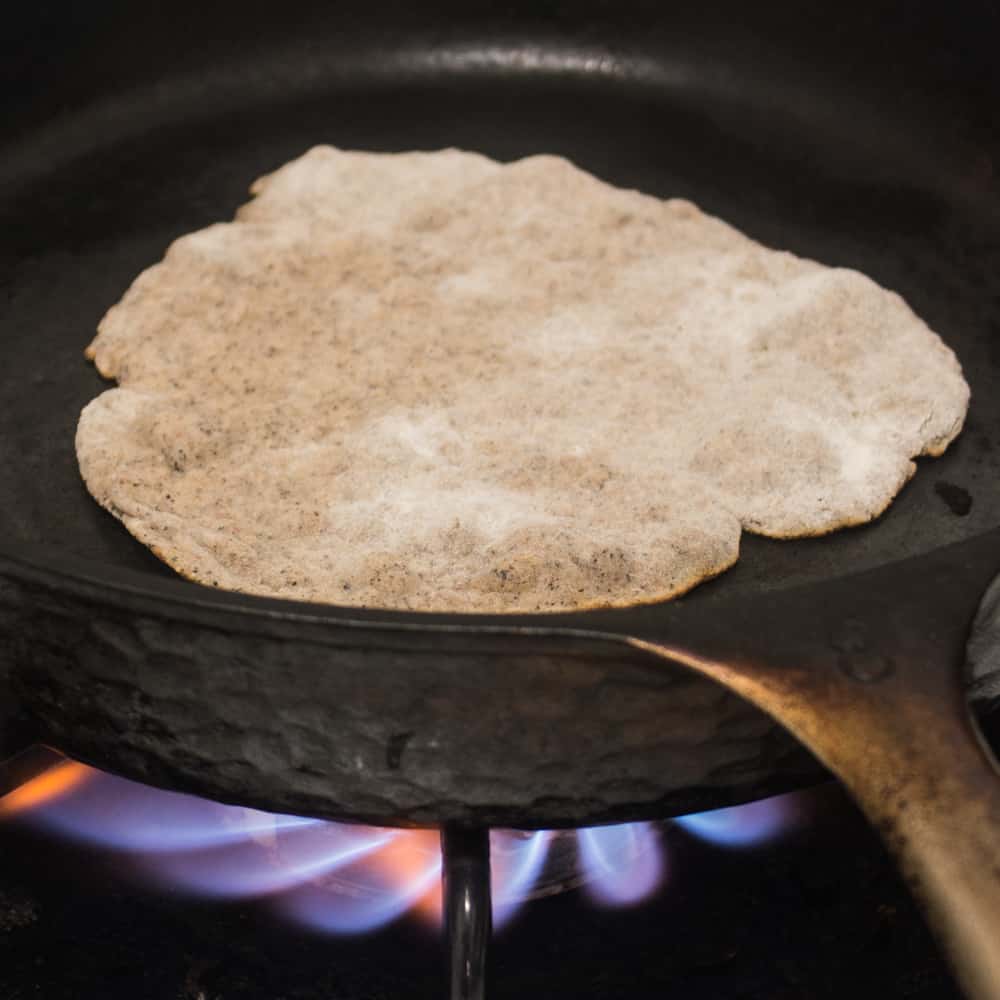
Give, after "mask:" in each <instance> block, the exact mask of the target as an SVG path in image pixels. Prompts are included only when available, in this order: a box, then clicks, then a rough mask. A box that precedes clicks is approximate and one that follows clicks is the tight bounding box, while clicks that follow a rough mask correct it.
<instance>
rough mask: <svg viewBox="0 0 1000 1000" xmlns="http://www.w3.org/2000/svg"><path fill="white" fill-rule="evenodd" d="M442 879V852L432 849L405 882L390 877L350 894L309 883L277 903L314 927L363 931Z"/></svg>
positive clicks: (393, 916) (398, 914) (380, 924)
mask: <svg viewBox="0 0 1000 1000" xmlns="http://www.w3.org/2000/svg"><path fill="white" fill-rule="evenodd" d="M440 882H441V856H440V853H438V854H437V856H435V855H434V854H433V853H428V855H427V858H426V860H425V862H424V863H423V865H422V866H421V867H420V869H418V870H417V871H416V872H415V873H412V874H411V877H410V878H409V879H408V880H407V882H406V883H405V884H404V885H403V886H398V885H393V884H391V883H390V882H388V881H386V882H385V883H383V885H381V886H371V885H369V886H367V887H364V888H362V889H360V890H358V891H355V892H353V893H349V894H348V893H345V892H343V891H336V890H331V889H330V888H327V887H326V886H323V885H322V884H313V883H306V884H304V885H301V886H299V887H297V888H295V889H292V890H291V891H289V892H286V893H283V894H282V895H281V896H278V897H277V898H276V899H275V901H274V906H275V909H276V910H277V911H278V912H279V913H281V914H283V915H284V916H286V917H288V918H290V919H291V920H294V921H295V922H296V923H299V924H301V925H303V926H306V927H309V928H311V929H313V930H318V931H324V932H326V933H329V934H363V933H365V932H368V931H373V930H377V929H378V928H380V927H384V926H385V925H386V924H389V923H391V922H392V921H394V920H396V919H398V918H399V917H401V916H402V915H403V914H404V913H406V911H407V910H409V909H410V908H411V907H413V906H414V905H415V904H416V903H418V902H419V901H420V900H421V899H423V898H424V897H425V896H427V895H428V894H429V893H430V892H431V891H432V890H433V889H434V888H435V887H437V886H439V885H440Z"/></svg>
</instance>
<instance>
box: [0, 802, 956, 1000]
mask: <svg viewBox="0 0 1000 1000" xmlns="http://www.w3.org/2000/svg"><path fill="white" fill-rule="evenodd" d="M804 802H805V805H804V810H805V813H806V817H807V818H806V819H805V821H804V822H802V824H801V825H800V826H799V827H798V828H797V829H796V830H794V831H792V832H791V833H790V834H788V835H786V836H785V837H784V838H783V839H782V840H780V841H778V842H775V843H772V844H770V845H767V846H763V847H758V848H755V849H751V850H747V849H743V850H735V851H734V850H727V849H724V848H719V847H713V846H710V845H707V844H705V843H702V842H699V841H697V840H695V839H693V838H692V837H690V836H689V835H687V834H686V833H685V832H684V831H682V830H681V829H679V828H678V827H676V826H672V827H669V828H668V829H667V830H666V832H665V834H664V836H665V837H666V846H667V854H668V862H667V863H668V877H667V885H666V887H665V888H664V889H663V890H661V891H660V893H659V894H658V895H657V896H656V897H655V898H654V899H653V900H652V901H650V902H648V903H646V904H643V905H641V906H639V907H636V908H634V909H630V910H602V909H597V908H595V907H594V906H593V905H592V904H591V903H589V902H588V901H587V900H586V898H585V897H584V896H583V895H582V894H581V893H580V892H579V891H576V892H570V893H567V894H564V895H560V896H555V897H550V898H546V899H540V900H537V901H535V902H533V903H532V904H531V905H530V906H529V907H527V909H525V910H523V911H522V913H521V914H520V915H519V916H518V917H517V918H516V919H515V921H514V922H513V923H512V925H510V926H509V927H507V928H505V929H504V931H503V932H502V933H501V934H500V935H499V936H498V937H497V939H496V941H495V944H494V951H493V968H492V972H493V980H492V989H491V992H490V998H491V1000H508V998H510V1000H513V998H525V997H545V998H547V1000H561V998H567V1000H568V998H573V1000H591V998H593V1000H597V998H601V1000H604V998H626V997H627V998H629V1000H647V998H653V997H655V998H657V1000H660V998H663V997H670V998H671V1000H695V998H697V1000H757V998H760V1000H806V998H809V1000H812V998H831V1000H832V998H838V1000H842V998H843V997H845V996H849V995H851V994H854V995H856V996H859V997H867V996H879V997H881V998H885V1000H894V998H913V1000H956V998H958V996H959V994H958V992H957V990H956V988H955V987H954V985H953V983H952V980H951V978H950V976H949V974H948V971H947V969H946V967H945V966H944V963H943V961H942V960H941V958H940V956H939V954H938V952H937V950H936V947H935V945H934V943H933V941H932V939H931V936H930V934H929V933H928V931H927V930H926V928H925V927H924V925H923V922H922V920H921V918H920V916H919V914H918V913H917V911H916V909H915V907H914V905H913V903H912V902H911V900H910V899H909V897H908V895H907V892H906V890H905V888H904V887H903V885H902V884H901V882H900V880H899V878H898V877H897V875H896V873H895V871H894V869H893V867H892V865H891V863H890V861H889V859H888V857H887V856H886V854H885V852H884V851H883V849H882V846H881V844H880V843H879V841H878V840H877V838H876V837H875V835H874V834H873V833H872V832H871V831H870V830H869V828H868V827H867V825H866V824H865V822H864V820H863V819H862V817H861V816H860V815H859V814H858V813H857V811H856V810H855V808H854V807H853V805H851V803H850V802H849V801H848V800H847V799H846V797H845V796H844V794H843V793H842V792H841V791H840V789H839V788H838V787H836V786H835V785H828V786H824V787H822V788H819V789H816V790H814V791H812V792H810V793H807V794H806V796H805V800H804ZM444 982H445V980H444V968H443V953H442V946H441V941H440V936H439V935H438V933H437V932H435V931H433V930H430V929H428V928H426V927H424V926H422V925H420V924H418V923H416V922H415V921H413V920H410V919H405V918H404V919H403V920H402V921H399V922H398V923H396V924H395V925H393V926H390V927H389V928H387V929H385V930H383V931H381V932H379V933H376V934H372V935H369V936H365V937H354V938H350V937H349V938H333V937H322V936H318V935H316V934H313V933H308V932H304V931H302V930H299V929H297V928H295V927H293V926H291V925H289V924H285V923H281V922H280V921H278V920H277V919H276V918H275V917H273V916H272V915H271V914H270V913H269V912H268V911H267V910H266V909H265V908H264V907H263V906H261V905H259V904H255V903H253V902H241V903H239V904H218V903H205V902H192V900H191V899H190V898H189V897H187V896H181V895H176V896H175V895H171V894H165V893H163V892H162V891H158V890H150V889H145V888H143V887H142V886H140V885H139V884H138V883H137V882H136V881H135V879H134V877H132V876H130V874H129V871H128V869H127V868H123V866H122V862H121V860H120V859H119V858H117V857H116V856H114V855H110V854H107V853H99V852H94V851H93V850H88V849H83V848H80V847H79V846H77V845H74V844H71V843H67V842H65V841H61V840H58V839H55V838H53V837H51V836H48V835H39V834H37V833H33V832H31V831H30V830H28V829H27V828H25V827H23V826H16V825H7V826H0V1000H29V998H31V1000H90V998H101V1000H119V998H121V1000H313V998H316V1000H320V998H322V1000H383V998H390V997H391V998H407V1000H441V998H442V997H443V996H444V995H445V988H444Z"/></svg>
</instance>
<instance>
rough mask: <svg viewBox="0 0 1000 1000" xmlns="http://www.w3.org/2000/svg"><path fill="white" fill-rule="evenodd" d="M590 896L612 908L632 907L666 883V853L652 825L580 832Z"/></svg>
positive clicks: (582, 856) (580, 853) (580, 852)
mask: <svg viewBox="0 0 1000 1000" xmlns="http://www.w3.org/2000/svg"><path fill="white" fill-rule="evenodd" d="M577 850H578V851H579V856H580V862H581V865H582V866H583V869H584V871H585V872H586V874H587V876H588V878H587V881H586V882H585V883H584V884H585V886H586V888H587V890H588V892H589V893H590V895H592V896H593V897H594V898H596V899H597V900H598V901H599V902H601V903H606V904H608V905H609V906H631V905H634V904H635V903H639V902H641V901H642V900H644V899H646V897H648V896H650V895H652V893H654V892H655V891H656V890H657V889H658V888H659V887H660V884H661V882H662V881H663V851H662V850H661V849H660V842H659V837H658V836H657V835H656V831H655V830H654V829H653V826H652V825H651V824H650V823H624V824H622V825H621V826H595V827H590V828H589V829H584V830H580V831H578V832H577Z"/></svg>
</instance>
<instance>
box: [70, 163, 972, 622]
mask: <svg viewBox="0 0 1000 1000" xmlns="http://www.w3.org/2000/svg"><path fill="white" fill-rule="evenodd" d="M252 190H253V193H254V194H255V195H256V196H257V197H256V198H255V199H254V200H253V201H251V202H250V203H249V204H248V205H246V206H244V207H243V208H242V209H241V210H240V211H239V213H238V215H237V218H236V221H235V222H232V223H226V224H219V225H214V226H209V227H208V228H207V229H203V230H201V231H199V232H196V233H192V234H191V235H189V236H185V237H183V238H181V239H179V240H177V241H176V242H175V243H174V244H173V245H172V246H171V247H170V248H169V250H168V251H167V254H166V256H165V258H164V260H163V261H162V262H161V263H159V264H157V265H156V266H154V267H151V268H149V269H148V270H147V271H145V272H144V273H142V274H141V275H139V277H138V278H137V279H136V280H135V282H134V284H133V285H132V287H131V288H130V289H129V290H128V292H127V293H126V294H125V296H124V297H123V299H122V300H121V302H120V303H118V304H117V305H116V306H114V307H113V308H112V309H111V310H110V311H109V312H108V314H107V316H105V318H104V320H103V322H102V323H101V325H100V331H99V334H98V336H97V338H96V339H95V340H94V342H93V344H91V346H90V348H89V350H88V356H89V357H91V358H93V359H94V360H95V361H96V363H97V367H98V369H99V370H100V372H101V374H103V375H105V376H107V377H108V378H114V379H117V380H118V382H119V386H120V387H119V388H114V389H110V390H109V391H107V392H105V393H104V394H103V395H101V396H100V397H98V398H97V399H95V400H94V401H93V402H91V403H90V405H88V406H87V407H86V409H85V410H84V411H83V414H82V415H81V418H80V424H79V431H78V434H77V453H78V456H79V461H80V469H81V471H82V473H83V477H84V479H85V481H86V483H87V487H88V488H89V489H90V491H91V493H92V494H93V495H94V497H95V498H96V499H97V500H98V502H100V503H101V504H102V505H103V506H104V507H106V508H107V509H108V510H109V511H111V513H113V514H114V515H115V516H116V517H118V518H119V519H120V520H121V521H122V522H123V523H124V524H125V526H126V527H127V528H128V530H129V531H131V532H132V534H134V535H135V536H136V537H137V538H138V539H140V540H141V541H142V542H144V543H145V544H146V545H148V546H149V547H150V548H152V549H153V551H154V552H156V554H157V555H158V556H160V558H162V559H164V560H165V561H166V562H167V563H169V564H170V565H171V566H173V567H174V568H176V569H177V570H179V571H180V572H181V573H183V574H184V575H185V576H188V577H190V578H192V579H194V580H198V581H201V582H203V583H208V584H213V585H216V586H219V587H225V588H229V589H233V590H242V591H248V592H251V593H257V594H270V595H278V596H283V597H295V598H305V599H309V600H316V601H327V602H333V603H337V604H349V605H366V606H375V607H380V608H414V609H427V610H448V611H534V610H551V609H569V608H579V607H590V606H600V605H624V604H630V603H637V602H645V601H656V600H661V599H663V598H667V597H671V596H673V595H676V594H679V593H681V592H682V591H684V590H687V589H688V588H690V587H692V586H694V585H695V584H696V583H698V582H699V581H701V580H704V579H706V578H707V577H710V576H713V575H715V574H717V573H719V572H721V571H722V570H724V569H726V567H728V566H730V565H731V564H732V563H733V562H734V561H735V560H736V558H737V556H738V552H739V538H740V532H741V530H742V529H746V530H748V531H752V532H757V533H760V534H764V535H770V536H774V537H780V538H791V537H795V536H800V535H816V534H821V533H823V532H828V531H832V530H834V529H836V528H841V527H844V526H845V525H851V524H859V523H861V522H863V521H869V520H871V519H872V518H874V517H877V516H878V514H879V513H881V511H883V510H884V509H885V507H886V506H887V505H888V504H889V502H890V501H891V499H892V498H893V496H895V494H896V493H897V492H898V491H899V489H900V488H901V487H902V486H903V484H904V483H905V482H906V480H907V479H908V478H909V476H910V475H911V474H912V473H913V471H914V464H913V462H912V461H911V458H912V457H913V456H915V455H937V454H940V453H941V452H942V451H943V450H944V449H945V448H946V447H947V445H948V443H949V442H950V441H951V440H952V439H953V438H954V437H955V435H956V434H958V432H959V430H960V429H961V426H962V421H963V419H964V416H965V411H966V406H967V403H968V398H969V390H968V387H967V385H966V383H965V381H964V379H963V378H962V374H961V369H960V367H959V364H958V362H957V361H956V359H955V356H954V355H953V354H952V352H951V351H950V350H949V349H948V348H947V347H946V346H945V345H944V344H943V343H942V342H941V340H940V339H939V338H938V337H937V336H936V335H935V334H934V333H932V332H931V331H930V330H929V329H928V328H927V327H926V326H925V325H924V323H923V322H921V321H920V320H919V319H918V318H917V317H916V316H915V315H914V314H913V312H911V310H910V309H909V308H908V307H907V306H906V304H905V303H904V302H903V300H902V299H901V298H900V297H899V296H898V295H896V294H894V293H892V292H888V291H885V290H883V289H881V288H879V287H878V286H877V285H875V284H874V283H873V282H872V281H870V280H869V279H868V278H866V277H864V276H863V275H861V274H858V273H856V272H854V271H849V270H842V269H835V268H829V267H823V266H821V265H820V264H817V263H815V262H813V261H809V260H802V259H799V258H797V257H795V256H793V255H792V254H789V253H780V252H775V251H772V250H768V249H765V248H764V247H762V246H760V245H759V244H757V243H755V242H754V241H752V240H750V239H748V238H747V237H746V236H743V235H742V234H741V233H739V232H737V231H736V230H735V229H732V228H731V227H730V226H728V225H726V224H725V223H723V222H721V221H719V220H718V219H715V218H712V217H711V216H708V215H705V214H703V213H702V212H700V211H699V210H698V209H697V208H696V207H695V206H694V205H692V204H690V203H688V202H686V201H679V200H671V201H661V200H659V199H657V198H653V197H649V196H647V195H644V194H640V193H638V192H635V191H625V190H620V189H617V188H614V187H611V186H609V185H607V184H605V183H603V182H601V181H599V180H597V179H596V178H594V177H592V176H590V175H589V174H587V173H584V172H583V171H581V170H579V169H577V168H576V167H574V166H572V165H571V164H570V163H568V162H567V161H566V160H562V159H559V158H556V157H551V156H534V157H530V158H528V159H524V160H520V161H518V162H516V163H512V164H509V165H501V164H499V163H496V162H493V161H492V160H489V159H486V158H485V157H482V156H479V155H475V154H472V153H465V152H459V151H456V150H446V151H442V152H435V153H406V154H400V155H378V154H370V153H357V152H342V151H339V150H336V149H332V148H329V147H321V148H316V149H313V150H312V151H310V152H309V153H307V154H306V155H305V156H303V157H301V158H300V159H298V160H295V161H294V162H292V163H289V164H288V165H286V166H284V167H282V168H281V169H280V170H278V171H277V172H276V173H274V174H271V175H270V176H268V177H265V178H263V179H261V180H259V181H257V183H256V184H255V185H254V186H253V189H252Z"/></svg>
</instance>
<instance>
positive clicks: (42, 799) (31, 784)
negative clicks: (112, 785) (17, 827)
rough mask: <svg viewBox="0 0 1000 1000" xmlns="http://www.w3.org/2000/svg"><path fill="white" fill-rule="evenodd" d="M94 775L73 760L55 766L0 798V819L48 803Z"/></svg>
mask: <svg viewBox="0 0 1000 1000" xmlns="http://www.w3.org/2000/svg"><path fill="white" fill-rule="evenodd" d="M96 773H97V772H96V771H94V769H93V768H90V767H87V765H86V764H78V763H77V762H76V761H75V760H67V761H63V762H62V763H61V764H56V765H55V767H50V768H49V769H48V770H47V771H43V772H42V773H41V774H39V775H37V776H36V777H34V778H31V779H30V780H29V781H26V782H25V783H24V784H23V785H19V786H18V787H17V788H15V789H14V790H13V791H12V792H9V793H8V794H7V795H5V796H4V797H3V798H0V817H8V816H13V815H15V814H17V813H21V812H25V811H27V810H28V809H34V808H36V807H38V806H40V805H43V804H44V803H46V802H50V801H51V800H52V799H54V798H57V797H58V796H60V795H65V794H66V792H68V791H69V790H70V789H72V788H75V787H76V786H77V785H79V784H81V783H82V782H83V781H85V780H87V779H88V778H91V777H93V775H94V774H96Z"/></svg>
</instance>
